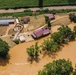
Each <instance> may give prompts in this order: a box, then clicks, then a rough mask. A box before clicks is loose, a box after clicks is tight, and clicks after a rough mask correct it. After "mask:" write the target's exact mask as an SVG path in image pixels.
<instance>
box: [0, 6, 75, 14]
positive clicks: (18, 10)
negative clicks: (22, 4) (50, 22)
mask: <svg viewBox="0 0 76 75" xmlns="http://www.w3.org/2000/svg"><path fill="white" fill-rule="evenodd" d="M47 8H48V9H49V10H52V9H55V10H58V9H76V6H52V7H42V8H36V7H35V8H21V9H16V10H15V9H8V10H5V9H0V13H12V12H23V11H24V10H27V9H30V10H33V11H36V10H42V9H47Z"/></svg>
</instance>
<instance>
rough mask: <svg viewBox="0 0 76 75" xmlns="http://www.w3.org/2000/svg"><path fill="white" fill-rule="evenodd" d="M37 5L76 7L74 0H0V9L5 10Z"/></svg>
mask: <svg viewBox="0 0 76 75" xmlns="http://www.w3.org/2000/svg"><path fill="white" fill-rule="evenodd" d="M40 1H43V2H40ZM39 5H43V6H51V5H76V0H0V8H5V9H7V8H24V7H34V6H39Z"/></svg>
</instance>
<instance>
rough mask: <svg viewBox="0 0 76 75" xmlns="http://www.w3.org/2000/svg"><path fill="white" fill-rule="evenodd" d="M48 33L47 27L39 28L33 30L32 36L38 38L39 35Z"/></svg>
mask: <svg viewBox="0 0 76 75" xmlns="http://www.w3.org/2000/svg"><path fill="white" fill-rule="evenodd" d="M49 33H50V30H49V29H48V28H41V29H39V30H36V31H34V32H33V34H32V36H33V37H34V38H39V37H41V36H43V35H47V34H49Z"/></svg>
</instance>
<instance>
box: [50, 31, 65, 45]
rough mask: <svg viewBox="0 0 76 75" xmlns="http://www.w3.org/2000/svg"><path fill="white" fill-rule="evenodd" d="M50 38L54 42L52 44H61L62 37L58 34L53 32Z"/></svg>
mask: <svg viewBox="0 0 76 75" xmlns="http://www.w3.org/2000/svg"><path fill="white" fill-rule="evenodd" d="M51 38H52V39H53V40H54V42H57V43H58V44H61V43H62V41H63V39H64V36H63V35H61V33H60V32H54V33H53V34H52V35H51Z"/></svg>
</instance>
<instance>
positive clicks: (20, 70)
mask: <svg viewBox="0 0 76 75" xmlns="http://www.w3.org/2000/svg"><path fill="white" fill-rule="evenodd" d="M74 26H75V24H70V25H69V27H71V28H72V29H73V27H74ZM58 27H60V26H55V27H52V33H53V32H56V31H57V28H58ZM46 38H47V37H45V38H41V39H39V40H37V41H32V42H28V43H22V44H19V45H16V46H15V47H13V48H11V49H10V51H9V54H10V58H9V59H8V60H6V61H3V60H0V75H37V73H38V71H39V70H40V69H42V68H43V66H44V65H45V64H47V63H48V62H52V61H53V60H56V59H63V58H65V59H69V60H71V61H72V63H73V66H75V64H76V41H73V42H70V43H68V44H67V45H64V47H63V48H62V49H61V51H60V52H58V53H56V55H53V56H50V57H49V56H48V55H46V56H43V55H40V56H39V60H38V61H37V62H36V61H33V63H32V64H30V62H29V61H28V59H27V58H28V55H27V53H26V48H28V47H30V46H31V45H33V44H35V42H38V43H39V45H40V44H41V43H42V42H43V40H44V39H46Z"/></svg>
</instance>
